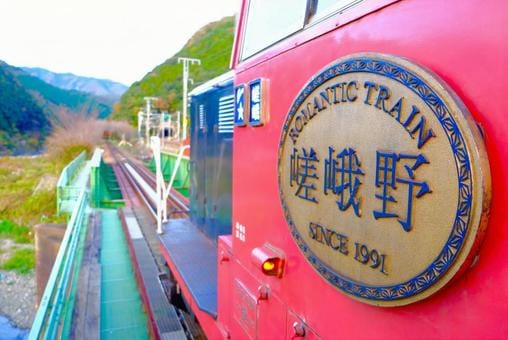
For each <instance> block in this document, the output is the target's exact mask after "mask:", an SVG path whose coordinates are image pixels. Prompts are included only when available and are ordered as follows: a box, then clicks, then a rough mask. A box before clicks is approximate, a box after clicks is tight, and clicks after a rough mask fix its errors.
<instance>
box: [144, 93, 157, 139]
mask: <svg viewBox="0 0 508 340" xmlns="http://www.w3.org/2000/svg"><path fill="white" fill-rule="evenodd" d="M143 99H144V100H145V101H146V121H145V137H146V144H145V145H147V146H149V145H150V118H151V117H150V115H151V113H152V106H151V104H152V100H153V101H155V100H158V99H159V98H157V97H145V98H143Z"/></svg>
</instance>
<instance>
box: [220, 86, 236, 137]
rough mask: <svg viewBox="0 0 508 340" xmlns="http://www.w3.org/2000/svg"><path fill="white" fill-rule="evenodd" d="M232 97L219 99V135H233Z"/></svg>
mask: <svg viewBox="0 0 508 340" xmlns="http://www.w3.org/2000/svg"><path fill="white" fill-rule="evenodd" d="M233 120H234V96H233V95H229V96H224V97H221V98H220V99H219V133H233V125H234V121H233Z"/></svg>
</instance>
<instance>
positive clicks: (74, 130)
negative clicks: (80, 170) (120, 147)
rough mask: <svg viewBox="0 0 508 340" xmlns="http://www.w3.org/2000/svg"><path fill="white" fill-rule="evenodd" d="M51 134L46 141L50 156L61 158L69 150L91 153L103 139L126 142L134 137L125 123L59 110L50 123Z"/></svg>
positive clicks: (132, 131) (132, 130)
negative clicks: (78, 149)
mask: <svg viewBox="0 0 508 340" xmlns="http://www.w3.org/2000/svg"><path fill="white" fill-rule="evenodd" d="M52 123H53V132H52V133H51V135H50V136H49V137H48V138H47V140H46V149H47V152H48V154H49V155H50V156H57V157H62V155H65V154H66V153H68V150H69V149H74V148H84V149H86V150H87V151H88V152H90V151H92V150H93V149H94V148H95V147H96V146H98V145H99V144H100V143H101V142H102V141H103V140H104V139H105V138H112V139H121V138H122V136H125V139H126V140H130V139H132V138H134V137H135V131H134V129H133V128H132V127H131V126H130V125H129V124H128V123H126V122H118V121H108V120H99V119H97V118H96V117H93V116H85V115H82V114H80V115H76V114H72V113H69V112H68V111H66V110H61V111H60V113H59V115H58V117H57V118H56V119H55V120H54V121H53V122H52Z"/></svg>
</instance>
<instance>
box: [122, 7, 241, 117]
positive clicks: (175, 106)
mask: <svg viewBox="0 0 508 340" xmlns="http://www.w3.org/2000/svg"><path fill="white" fill-rule="evenodd" d="M234 27H235V21H234V17H225V18H223V19H222V20H220V21H217V22H213V23H210V24H208V25H206V26H204V27H203V28H201V29H200V30H199V31H198V32H196V33H195V34H194V36H193V37H192V38H191V39H190V40H189V41H188V42H187V43H186V44H185V46H184V47H183V48H182V49H181V50H180V51H179V52H178V53H176V54H175V55H174V56H172V57H171V58H169V59H168V60H166V61H165V62H164V63H162V64H161V65H159V66H157V67H156V68H154V69H153V70H152V71H151V72H149V73H148V74H147V75H146V76H145V77H144V78H143V79H142V80H141V81H139V82H135V83H134V84H133V85H132V86H131V87H130V88H129V89H128V90H127V92H125V94H124V95H123V96H122V98H121V100H120V103H119V104H118V105H116V106H115V107H114V112H113V118H114V119H119V120H128V121H129V122H131V123H132V124H136V122H137V121H136V119H137V118H136V117H137V113H138V111H139V109H140V108H141V107H142V106H143V103H144V101H143V97H146V96H155V97H159V98H160V99H161V101H160V103H159V105H160V107H161V108H162V109H167V110H169V111H176V110H181V107H182V64H178V57H190V58H197V59H201V65H200V66H198V65H192V66H191V67H190V77H191V78H192V79H193V81H194V84H193V85H191V86H190V88H191V89H192V88H193V87H195V86H197V85H199V84H201V83H203V82H205V81H207V80H209V79H211V78H214V77H216V76H218V75H220V74H222V73H224V72H226V71H227V70H228V68H229V60H230V55H231V48H232V45H233V35H234Z"/></svg>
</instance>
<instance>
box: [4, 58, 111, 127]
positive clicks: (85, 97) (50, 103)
mask: <svg viewBox="0 0 508 340" xmlns="http://www.w3.org/2000/svg"><path fill="white" fill-rule="evenodd" d="M10 71H11V73H12V74H14V75H15V76H16V78H17V79H18V81H19V82H20V83H21V84H22V85H23V86H24V87H25V88H26V89H27V90H28V92H29V93H30V94H31V95H32V96H33V97H34V98H35V100H36V101H37V103H38V104H39V105H40V106H41V107H42V108H43V109H44V112H45V113H46V115H47V116H49V117H51V116H55V114H57V113H58V111H59V110H61V109H62V108H65V109H66V110H68V111H70V112H74V113H77V114H84V115H96V116H97V117H98V118H107V117H108V116H109V115H110V113H111V111H112V108H111V104H110V103H109V102H108V101H107V100H104V99H102V98H98V97H96V96H94V95H91V94H88V93H84V92H80V91H76V90H64V89H61V88H58V87H56V86H53V85H50V84H48V83H46V82H44V81H42V80H41V79H39V78H37V77H34V76H31V75H29V74H28V73H26V72H24V71H23V70H22V69H21V68H17V67H12V66H11V67H10Z"/></svg>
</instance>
